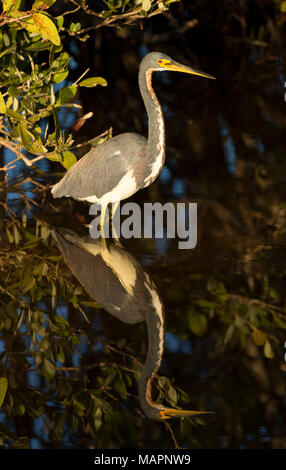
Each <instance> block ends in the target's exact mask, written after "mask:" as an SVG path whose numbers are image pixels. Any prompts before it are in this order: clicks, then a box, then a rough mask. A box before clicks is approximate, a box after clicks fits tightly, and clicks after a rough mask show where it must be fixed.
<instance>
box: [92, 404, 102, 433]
mask: <svg viewBox="0 0 286 470" xmlns="http://www.w3.org/2000/svg"><path fill="white" fill-rule="evenodd" d="M93 424H94V429H95V431H98V430H99V429H100V427H101V425H102V411H101V409H100V408H96V409H95V411H93Z"/></svg>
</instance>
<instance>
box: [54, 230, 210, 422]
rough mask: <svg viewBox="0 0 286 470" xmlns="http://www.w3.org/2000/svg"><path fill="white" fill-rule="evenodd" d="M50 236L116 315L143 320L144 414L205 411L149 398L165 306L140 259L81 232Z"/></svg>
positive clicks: (167, 415)
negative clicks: (145, 341) (145, 338)
mask: <svg viewBox="0 0 286 470" xmlns="http://www.w3.org/2000/svg"><path fill="white" fill-rule="evenodd" d="M52 235H53V238H54V240H55V242H56V244H57V246H58V248H59V250H60V251H61V253H62V255H63V257H64V259H65V262H66V264H67V265H68V267H69V269H70V270H71V272H72V273H73V275H74V276H75V277H76V278H77V280H78V281H79V282H80V284H81V285H82V287H83V288H84V290H85V291H86V292H87V293H88V294H89V296H90V297H91V298H92V299H94V300H95V301H96V302H98V303H99V304H100V305H101V306H102V307H103V308H104V309H105V310H106V311H107V312H109V313H110V314H112V315H113V316H115V317H116V318H118V319H119V320H121V321H123V322H125V323H129V324H136V323H139V322H142V321H145V322H146V324H147V331H148V352H147V356H146V360H145V363H144V366H143V368H142V371H141V375H140V379H139V386H138V388H139V401H140V405H141V408H142V410H143V412H144V414H145V415H146V416H147V417H148V418H150V419H152V420H155V421H161V422H162V421H165V420H168V419H170V418H181V417H186V416H198V415H203V414H208V413H211V412H209V411H195V410H182V409H176V408H171V407H167V406H164V405H162V404H159V403H156V402H154V401H153V399H152V382H153V379H154V378H155V376H156V374H157V371H158V369H159V367H160V364H161V361H162V356H163V351H164V330H165V319H164V307H163V303H162V301H161V298H160V295H159V293H158V290H157V287H156V286H155V284H154V282H153V280H152V279H151V277H150V276H149V274H148V273H147V272H146V271H145V270H143V268H142V266H141V265H140V263H139V262H138V261H137V260H136V259H135V258H134V257H133V256H132V255H131V254H130V253H129V252H128V251H127V250H125V249H124V248H123V247H121V246H118V245H116V244H114V243H111V244H110V245H109V246H108V247H107V245H103V244H102V243H101V242H100V240H94V239H93V238H91V237H80V236H79V235H77V234H76V233H75V232H73V231H71V230H68V229H57V230H56V229H54V230H53V231H52Z"/></svg>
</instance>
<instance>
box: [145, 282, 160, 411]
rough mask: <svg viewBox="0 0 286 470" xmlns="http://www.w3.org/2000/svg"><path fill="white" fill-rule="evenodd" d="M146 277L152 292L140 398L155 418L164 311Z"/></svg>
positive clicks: (146, 409) (147, 286)
mask: <svg viewBox="0 0 286 470" xmlns="http://www.w3.org/2000/svg"><path fill="white" fill-rule="evenodd" d="M145 275H146V274H145ZM145 279H146V281H145V282H144V285H145V287H146V289H147V290H148V291H149V293H150V302H149V307H148V312H146V318H145V320H146V323H147V330H148V353H147V357H146V360H145V364H144V366H143V368H142V371H141V376H140V381H139V400H140V404H141V407H142V409H143V411H144V413H145V414H146V415H147V416H148V417H150V418H153V419H154V418H155V416H154V414H156V413H157V410H156V405H155V403H154V402H153V400H152V380H153V378H154V377H155V375H156V373H157V371H158V369H159V367H160V364H161V361H162V356H163V351H164V312H163V305H162V303H161V301H160V299H159V296H158V293H157V290H156V289H155V287H154V284H153V283H152V282H151V280H150V278H149V276H148V275H146V278H145Z"/></svg>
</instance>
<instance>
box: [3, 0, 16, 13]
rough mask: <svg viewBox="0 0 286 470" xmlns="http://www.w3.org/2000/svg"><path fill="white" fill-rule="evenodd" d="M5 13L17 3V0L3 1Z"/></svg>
mask: <svg viewBox="0 0 286 470" xmlns="http://www.w3.org/2000/svg"><path fill="white" fill-rule="evenodd" d="M2 3H3V11H8V10H10V8H11V7H12V6H13V4H14V3H15V0H3V1H2Z"/></svg>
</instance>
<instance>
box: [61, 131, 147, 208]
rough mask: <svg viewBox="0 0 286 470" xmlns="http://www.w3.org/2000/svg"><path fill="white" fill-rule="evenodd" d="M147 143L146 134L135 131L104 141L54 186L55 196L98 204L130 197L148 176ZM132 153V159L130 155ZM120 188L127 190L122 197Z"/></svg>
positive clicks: (123, 191)
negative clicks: (119, 194) (134, 132)
mask: <svg viewBox="0 0 286 470" xmlns="http://www.w3.org/2000/svg"><path fill="white" fill-rule="evenodd" d="M146 145H147V142H146V139H145V138H144V137H142V136H141V135H139V134H132V133H124V134H120V135H118V136H116V137H113V138H112V139H109V140H107V141H105V142H104V143H103V144H101V145H98V147H95V148H93V149H91V150H90V151H89V152H88V153H87V154H86V155H85V156H84V157H83V158H81V159H80V160H78V162H76V163H75V164H74V165H73V166H72V167H71V168H70V170H69V171H68V172H67V173H66V174H65V176H64V177H63V179H62V180H61V181H60V182H59V183H58V184H56V185H55V186H54V187H53V189H52V193H53V196H54V197H62V196H66V197H73V198H74V199H80V200H86V201H87V202H92V203H94V202H98V203H99V204H104V202H105V201H106V202H107V203H109V202H117V201H118V200H122V199H126V198H127V197H130V196H131V195H132V194H134V192H136V186H137V185H138V184H140V183H141V181H142V178H143V179H144V178H145V176H146V175H145V168H146V158H147V152H146ZM131 156H132V160H131V159H130V158H129V157H131ZM130 160H131V161H132V166H131V165H130ZM142 168H143V172H142ZM131 170H132V175H131V174H130V171H131ZM135 184H136V186H135ZM118 191H120V192H121V193H122V194H123V193H124V197H122V196H121V198H122V199H118V194H117V193H118Z"/></svg>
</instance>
